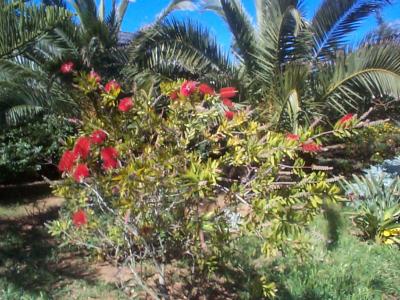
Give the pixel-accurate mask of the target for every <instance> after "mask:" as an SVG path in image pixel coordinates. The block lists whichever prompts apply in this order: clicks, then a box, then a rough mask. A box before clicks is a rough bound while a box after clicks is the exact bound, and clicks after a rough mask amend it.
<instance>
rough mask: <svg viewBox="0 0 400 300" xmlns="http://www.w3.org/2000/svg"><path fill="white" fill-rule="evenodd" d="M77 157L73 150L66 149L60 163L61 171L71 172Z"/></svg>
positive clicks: (59, 168)
mask: <svg viewBox="0 0 400 300" xmlns="http://www.w3.org/2000/svg"><path fill="white" fill-rule="evenodd" d="M77 158H78V157H77V155H76V154H75V153H74V152H73V151H70V150H67V151H65V152H64V154H63V155H62V156H61V159H60V162H59V163H58V170H59V171H60V172H71V170H72V168H73V166H74V164H75V161H76V159H77Z"/></svg>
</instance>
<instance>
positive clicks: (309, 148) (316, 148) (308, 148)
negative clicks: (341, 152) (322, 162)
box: [301, 142, 322, 152]
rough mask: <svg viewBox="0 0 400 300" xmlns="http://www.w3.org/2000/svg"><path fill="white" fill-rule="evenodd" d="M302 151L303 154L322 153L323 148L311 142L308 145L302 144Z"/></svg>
mask: <svg viewBox="0 0 400 300" xmlns="http://www.w3.org/2000/svg"><path fill="white" fill-rule="evenodd" d="M301 150H302V151H303V152H320V151H321V150H322V147H321V146H320V145H318V144H316V143H313V142H311V143H308V144H302V145H301Z"/></svg>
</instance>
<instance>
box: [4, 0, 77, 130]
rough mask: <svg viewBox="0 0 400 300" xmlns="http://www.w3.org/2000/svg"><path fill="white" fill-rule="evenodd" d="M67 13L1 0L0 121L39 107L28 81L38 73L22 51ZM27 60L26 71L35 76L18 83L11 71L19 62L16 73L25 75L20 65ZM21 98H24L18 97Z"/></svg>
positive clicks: (36, 109)
mask: <svg viewBox="0 0 400 300" xmlns="http://www.w3.org/2000/svg"><path fill="white" fill-rule="evenodd" d="M70 17H71V14H70V13H69V12H67V11H66V10H65V9H64V8H60V7H37V6H29V5H27V4H25V3H24V2H12V1H5V0H0V123H4V122H5V119H6V118H8V119H12V118H13V116H15V114H16V112H20V113H23V114H31V113H34V112H38V111H39V110H41V109H40V107H39V106H38V105H36V104H38V103H39V101H40V100H38V101H37V99H35V92H34V91H32V90H31V89H30V88H29V85H35V84H36V83H37V82H36V80H35V79H36V78H37V75H38V74H36V73H35V72H34V66H33V65H32V64H29V63H28V62H27V61H26V60H25V59H24V58H23V54H24V53H25V52H26V51H27V49H29V48H30V47H31V46H32V45H33V44H35V43H36V41H37V40H38V39H40V38H41V37H43V36H44V35H46V34H47V33H48V32H50V31H51V30H53V29H54V28H56V27H57V26H59V25H60V24H62V23H63V22H68V21H69V19H70ZM27 64H29V69H30V70H29V73H32V74H33V75H34V76H32V77H30V79H29V80H30V82H29V83H28V82H26V84H25V85H24V86H21V85H20V84H19V83H18V82H17V81H16V78H19V77H18V76H16V74H15V73H14V71H15V66H16V65H21V68H19V71H20V72H19V74H20V75H26V73H24V72H23V70H22V69H25V68H24V65H27ZM31 71H32V72H31ZM39 75H40V74H39ZM26 81H28V79H26ZM22 98H23V99H25V100H24V101H23V102H21V101H19V99H22Z"/></svg>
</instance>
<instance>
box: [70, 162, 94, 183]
mask: <svg viewBox="0 0 400 300" xmlns="http://www.w3.org/2000/svg"><path fill="white" fill-rule="evenodd" d="M89 175H90V172H89V168H88V166H87V165H86V164H79V165H77V166H76V168H75V171H74V174H73V175H72V176H73V177H74V179H75V181H76V182H82V181H83V179H85V178H86V177H89Z"/></svg>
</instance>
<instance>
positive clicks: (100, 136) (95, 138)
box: [90, 129, 107, 144]
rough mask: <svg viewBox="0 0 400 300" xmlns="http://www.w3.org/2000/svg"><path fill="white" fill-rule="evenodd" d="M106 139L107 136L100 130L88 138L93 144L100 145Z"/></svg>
mask: <svg viewBox="0 0 400 300" xmlns="http://www.w3.org/2000/svg"><path fill="white" fill-rule="evenodd" d="M106 138H107V134H106V133H105V132H104V130H101V129H98V130H95V131H93V133H92V135H91V136H90V139H91V141H92V143H93V144H102V143H103V142H104V140H105V139H106Z"/></svg>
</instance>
